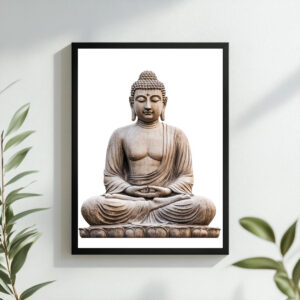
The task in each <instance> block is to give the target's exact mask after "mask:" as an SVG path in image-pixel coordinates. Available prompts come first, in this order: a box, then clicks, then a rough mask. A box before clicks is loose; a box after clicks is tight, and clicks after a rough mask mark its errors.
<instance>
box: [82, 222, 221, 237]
mask: <svg viewBox="0 0 300 300" xmlns="http://www.w3.org/2000/svg"><path fill="white" fill-rule="evenodd" d="M79 231H80V236H81V237H82V238H217V237H219V234H220V229H219V228H213V227H208V226H200V225H102V226H90V227H87V228H80V229H79Z"/></svg>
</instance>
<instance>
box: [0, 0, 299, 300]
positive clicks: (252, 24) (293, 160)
mask: <svg viewBox="0 0 300 300" xmlns="http://www.w3.org/2000/svg"><path fill="white" fill-rule="evenodd" d="M299 11H300V2H299V1H296V0H288V1H287V0H284V1H283V0H282V1H281V0H261V1H253V0H252V1H250V0H245V1H233V0H219V1H218V0H215V1H212V0H207V1H204V0H200V1H199V0H185V1H184V0H173V1H170V0H168V1H167V0H152V1H142V0H132V1H124V0H111V1H100V0H97V1H96V0H95V1H91V0H87V1H79V0H73V1H66V0H64V1H63V0H60V1H58V0H57V1H53V0H52V1H32V0H31V1H30V0H27V1H11V0H10V1H0V87H4V86H5V85H7V84H9V83H10V82H12V81H14V80H15V79H19V78H20V79H21V81H20V82H19V83H18V84H16V85H15V86H14V87H13V88H11V89H10V90H8V91H7V92H6V93H5V94H3V95H2V96H1V98H0V116H1V117H0V125H1V126H0V127H1V128H2V126H5V124H7V122H8V119H9V116H10V115H11V114H12V113H13V112H14V111H15V110H16V108H18V107H19V106H20V105H21V104H23V103H25V102H27V101H30V102H31V104H32V109H31V113H30V118H29V119H28V121H27V123H26V126H27V127H28V128H34V129H37V133H36V135H35V136H34V137H32V138H31V140H30V143H31V144H33V145H34V148H33V151H32V153H31V154H30V156H29V157H28V159H27V160H26V162H24V165H25V166H24V168H25V167H28V168H37V169H39V170H40V174H39V175H38V179H39V181H38V183H36V184H35V186H34V188H35V191H37V192H42V193H43V194H44V196H43V197H42V199H36V200H28V201H27V200H26V201H27V202H25V201H24V202H22V203H20V205H22V207H25V206H26V207H32V206H34V205H35V206H37V205H42V206H46V207H47V206H50V207H52V208H51V210H50V211H47V212H45V213H40V214H36V215H32V217H29V218H27V220H26V221H25V223H26V224H32V223H35V224H37V226H38V228H39V229H40V230H41V231H42V232H43V233H44V234H43V236H42V238H41V239H40V241H39V242H38V243H37V244H36V245H35V246H34V248H33V250H32V252H31V253H30V255H29V259H28V262H27V264H26V266H25V268H24V270H22V271H21V273H20V278H19V280H18V282H17V287H19V288H20V289H22V288H25V287H28V286H29V285H31V284H33V283H38V282H41V281H44V280H49V279H56V280H57V282H56V283H55V284H53V285H51V286H49V287H47V288H44V289H43V290H41V291H40V292H39V293H37V294H36V296H35V297H33V298H32V299H44V300H47V299H49V300H50V299H58V300H68V299H72V300H83V299H84V300H85V299H87V300H96V299H97V300H98V299H126V300H140V299H143V300H146V299H149V300H150V299H163V300H173V299H175V300H176V299H178V300H181V299H201V300H202V299H203V300H215V299H219V300H253V299H270V300H271V299H272V300H276V299H278V300H279V299H284V297H283V296H282V295H281V294H280V293H279V292H278V291H277V290H276V288H275V287H274V284H273V282H272V275H273V274H272V272H271V271H261V272H259V271H253V272H251V271H244V270H239V269H234V268H231V267H228V266H229V265H230V264H231V263H232V262H233V261H235V260H238V259H241V258H244V257H248V256H251V255H273V256H274V257H278V253H277V252H276V251H275V250H274V249H273V248H272V245H271V244H268V243H265V242H263V241H261V240H258V239H256V238H255V237H252V236H251V235H250V234H248V233H246V232H245V231H243V230H242V229H241V228H240V227H239V226H238V219H239V218H240V217H243V216H246V215H255V216H259V217H263V218H266V219H267V220H269V222H270V223H272V224H273V225H274V228H275V229H276V232H278V233H279V234H282V233H283V231H284V229H285V228H286V227H287V226H288V225H289V224H291V223H292V221H294V219H295V218H296V217H297V216H299V210H300V209H299V208H300V205H299V203H300V202H299V200H300V185H299V178H300V156H299V153H300V151H299V149H300V138H299V132H300V131H299V128H300V118H299V111H300V101H299V97H300V60H299V53H300V39H299V32H300V17H299ZM75 41H76V42H84V41H86V42H88V41H96V42H103V41H106V42H108V41H109V42H135V41H136V42H229V43H230V253H231V254H230V255H229V256H155V257H153V256H131V257H130V256H71V255H70V247H71V241H70V240H71V238H70V236H71V226H70V215H71V214H70V208H71V204H70V203H71V191H70V188H71V187H70V175H71V173H70V165H71V163H70V155H71V154H70V153H71V152H70V151H71V146H70V140H71V135H70V134H71V125H70V118H71V100H70V49H69V48H68V46H69V45H70V43H71V42H75ZM66 47H67V48H66ZM175 71H176V70H175ZM112 92H113V91H112ZM128 117H130V116H128ZM299 239H300V237H299V236H298V240H297V242H298V244H297V245H295V246H294V247H293V249H291V251H290V254H289V255H288V257H287V258H288V262H289V263H293V262H294V261H295V260H296V259H297V256H299V250H300V249H299ZM297 251H298V253H297Z"/></svg>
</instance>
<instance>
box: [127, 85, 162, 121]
mask: <svg viewBox="0 0 300 300" xmlns="http://www.w3.org/2000/svg"><path fill="white" fill-rule="evenodd" d="M133 100H134V101H133V104H132V109H133V110H134V111H135V113H136V115H137V117H138V119H139V120H142V121H144V122H153V121H156V120H158V118H159V116H160V115H161V113H162V112H163V110H164V109H165V104H164V102H163V95H162V92H161V90H136V91H135V93H134V97H133Z"/></svg>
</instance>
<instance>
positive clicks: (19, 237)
mask: <svg viewBox="0 0 300 300" xmlns="http://www.w3.org/2000/svg"><path fill="white" fill-rule="evenodd" d="M29 229H31V230H29ZM28 230H29V231H28ZM29 232H37V231H36V229H35V228H34V225H32V226H29V227H26V228H25V229H23V230H21V231H20V232H18V233H17V234H16V235H15V237H14V238H13V239H12V241H11V244H10V248H12V247H13V246H14V245H15V244H16V243H18V242H19V240H20V239H21V238H22V237H23V236H24V235H26V234H27V233H29Z"/></svg>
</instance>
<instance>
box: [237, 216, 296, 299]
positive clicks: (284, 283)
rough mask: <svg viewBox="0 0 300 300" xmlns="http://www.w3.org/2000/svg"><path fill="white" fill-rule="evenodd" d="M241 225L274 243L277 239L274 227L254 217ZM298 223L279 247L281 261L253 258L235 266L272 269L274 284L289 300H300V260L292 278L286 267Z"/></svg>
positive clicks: (292, 226)
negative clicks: (287, 255)
mask: <svg viewBox="0 0 300 300" xmlns="http://www.w3.org/2000/svg"><path fill="white" fill-rule="evenodd" d="M240 224H241V226H243V227H244V228H245V229H246V230H248V231H249V232H251V233H252V234H254V235H256V236H258V237H260V238H262V239H264V240H267V241H269V242H272V243H274V245H275V246H276V238H275V234H274V231H273V229H272V227H271V226H270V225H269V224H268V223H267V222H266V221H264V220H262V219H259V218H254V217H246V218H242V219H240ZM296 226H297V221H295V222H294V223H293V224H292V225H291V226H290V227H289V228H288V229H287V230H286V232H285V233H284V235H283V236H282V238H281V240H280V245H279V246H278V245H277V247H278V248H279V251H280V253H281V259H280V260H275V259H273V258H269V257H252V258H247V259H243V260H240V261H238V262H236V263H234V264H233V265H234V266H236V267H240V268H246V269H270V270H274V271H275V275H274V282H275V284H276V286H277V288H278V289H279V290H280V291H281V292H282V293H283V294H285V295H286V296H287V298H286V299H288V300H300V287H299V281H300V259H299V260H298V262H297V263H296V265H295V266H294V268H293V271H292V274H291V276H290V275H289V274H288V271H287V269H286V268H285V265H284V258H285V255H286V253H287V252H288V251H289V249H290V247H291V246H292V244H293V242H294V239H295V234H296Z"/></svg>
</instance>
